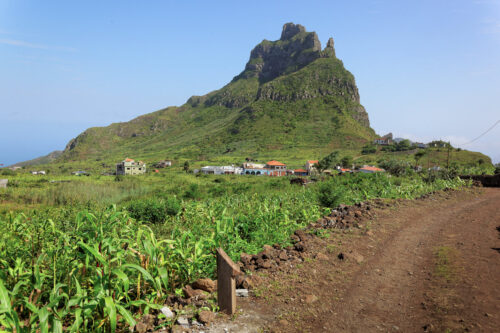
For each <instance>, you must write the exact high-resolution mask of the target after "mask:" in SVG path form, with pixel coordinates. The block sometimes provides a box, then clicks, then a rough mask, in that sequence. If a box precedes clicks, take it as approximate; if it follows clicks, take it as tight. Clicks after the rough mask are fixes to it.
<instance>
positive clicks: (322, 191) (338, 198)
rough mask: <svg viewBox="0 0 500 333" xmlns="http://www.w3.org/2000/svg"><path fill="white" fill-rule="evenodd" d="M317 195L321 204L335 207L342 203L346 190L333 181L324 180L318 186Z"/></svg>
mask: <svg viewBox="0 0 500 333" xmlns="http://www.w3.org/2000/svg"><path fill="white" fill-rule="evenodd" d="M317 196H318V201H319V204H320V205H321V206H323V207H330V208H334V207H337V206H338V205H340V203H342V201H343V198H344V191H343V189H342V188H341V187H338V186H335V183H333V182H323V183H321V184H319V186H318V193H317Z"/></svg>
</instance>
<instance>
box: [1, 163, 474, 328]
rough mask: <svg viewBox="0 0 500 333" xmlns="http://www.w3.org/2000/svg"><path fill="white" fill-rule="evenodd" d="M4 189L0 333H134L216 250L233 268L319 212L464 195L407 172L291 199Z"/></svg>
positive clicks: (237, 181)
mask: <svg viewBox="0 0 500 333" xmlns="http://www.w3.org/2000/svg"><path fill="white" fill-rule="evenodd" d="M8 178H9V181H10V184H11V186H10V187H8V188H7V189H0V200H1V207H2V212H1V213H0V328H2V327H3V328H4V329H5V330H10V331H14V330H15V331H17V332H22V331H34V330H39V331H41V332H44V331H45V332H46V331H55V332H57V331H60V330H62V329H65V330H73V331H114V330H115V329H117V327H118V328H119V329H123V328H124V327H127V326H133V325H134V323H135V322H136V321H137V320H138V319H139V318H140V317H141V316H142V315H143V314H144V313H148V312H150V311H156V310H155V309H158V307H161V306H162V305H163V304H164V302H165V300H166V297H167V296H168V295H169V294H175V293H180V288H182V287H183V286H184V285H185V284H187V283H190V282H192V281H193V280H195V279H197V278H199V277H212V278H213V277H214V274H215V271H214V270H215V258H214V250H215V248H217V247H222V248H224V249H225V250H226V252H227V253H228V254H229V255H230V256H231V257H232V258H233V259H234V260H237V259H238V258H239V254H240V253H241V252H247V253H256V252H258V251H259V250H260V249H261V248H262V246H263V245H264V244H275V243H278V244H281V245H286V244H288V242H289V236H290V235H291V234H292V233H293V232H294V231H295V230H296V229H298V228H302V227H304V226H306V225H307V224H309V223H310V222H313V221H315V220H317V219H318V218H319V217H321V216H322V215H324V214H326V213H327V212H328V211H329V206H335V205H337V204H339V203H346V204H352V203H355V202H360V201H365V200H369V199H372V198H414V197H417V196H420V195H422V194H424V193H427V192H430V191H435V190H440V189H444V188H460V187H462V186H464V185H465V183H464V182H463V181H460V180H458V179H457V178H451V179H446V177H445V178H444V179H443V178H442V177H439V176H437V177H432V178H429V177H428V175H426V174H423V175H419V174H413V173H411V172H410V174H407V175H405V176H402V177H395V176H390V175H389V174H372V175H370V174H354V175H343V176H335V177H327V178H324V179H323V180H320V181H318V182H316V183H313V184H311V185H309V186H306V187H302V186H296V185H291V184H290V183H289V178H287V177H282V178H270V177H256V176H209V175H194V174H190V173H184V172H182V171H181V170H180V168H176V167H174V168H172V169H165V170H162V172H161V173H158V174H155V173H151V174H147V175H143V176H128V177H118V178H117V177H114V176H90V177H77V176H60V175H50V174H49V175H46V176H33V175H26V174H22V173H21V174H17V175H14V176H8ZM213 309H215V305H214V306H213ZM165 324H166V325H170V324H171V323H169V322H166V323H165Z"/></svg>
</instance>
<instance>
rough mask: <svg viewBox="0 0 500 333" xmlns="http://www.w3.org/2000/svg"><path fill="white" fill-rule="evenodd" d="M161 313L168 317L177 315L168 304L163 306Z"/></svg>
mask: <svg viewBox="0 0 500 333" xmlns="http://www.w3.org/2000/svg"><path fill="white" fill-rule="evenodd" d="M161 313H163V315H164V316H165V318H167V319H172V318H174V317H175V314H174V313H173V312H172V310H170V308H169V307H168V306H164V307H163V308H161Z"/></svg>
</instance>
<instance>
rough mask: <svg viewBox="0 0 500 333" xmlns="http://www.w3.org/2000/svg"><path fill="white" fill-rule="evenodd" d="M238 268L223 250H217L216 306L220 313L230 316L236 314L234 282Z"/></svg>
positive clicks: (238, 271)
mask: <svg viewBox="0 0 500 333" xmlns="http://www.w3.org/2000/svg"><path fill="white" fill-rule="evenodd" d="M239 273H240V268H239V267H238V265H236V264H235V263H234V262H233V261H232V260H231V258H229V256H228V255H227V254H226V252H224V250H223V249H221V248H218V249H217V304H218V305H219V308H220V310H221V311H224V312H226V313H227V314H229V315H232V314H234V313H235V312H236V281H235V279H234V278H235V277H236V275H238V274H239Z"/></svg>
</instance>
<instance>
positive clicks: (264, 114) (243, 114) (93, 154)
mask: <svg viewBox="0 0 500 333" xmlns="http://www.w3.org/2000/svg"><path fill="white" fill-rule="evenodd" d="M374 137H375V132H374V131H373V130H372V129H371V128H370V125H369V120H368V114H367V113H366V111H365V109H364V108H363V106H361V105H360V103H359V93H358V89H357V87H356V83H355V80H354V77H353V75H352V74H351V73H349V72H348V71H347V70H346V69H345V68H344V66H343V63H342V61H340V60H339V59H337V58H336V56H335V50H334V46H333V39H331V38H330V40H329V41H328V44H327V46H326V47H325V48H324V49H321V44H320V42H319V40H318V36H317V35H316V33H315V32H307V31H306V30H305V28H304V27H302V26H301V25H295V24H292V23H287V24H285V25H284V27H283V32H282V36H281V38H280V40H277V41H267V40H264V41H262V42H261V43H260V44H258V45H257V46H256V47H255V48H254V49H253V50H252V52H251V55H250V59H249V61H248V63H247V65H246V66H245V69H244V70H243V71H242V73H240V74H239V75H238V76H236V77H235V78H234V79H233V80H232V81H231V82H230V83H229V84H227V85H226V86H224V87H223V88H222V89H219V90H216V91H213V92H211V93H209V94H207V95H205V96H193V97H191V98H190V99H189V100H188V101H187V102H186V104H184V105H182V106H181V107H169V108H166V109H163V110H160V111H156V112H153V113H150V114H147V115H144V116H141V117H138V118H136V119H133V120H131V121H129V122H125V123H116V124H112V125H110V126H108V127H96V128H90V129H87V130H86V131H85V132H83V133H82V134H80V135H79V136H78V137H76V138H75V139H73V140H71V141H70V142H69V143H68V145H67V147H66V149H65V150H64V153H63V154H62V156H61V158H60V161H65V162H69V161H81V160H87V159H94V160H109V161H112V160H120V159H121V158H123V157H125V156H131V157H136V158H141V159H143V160H146V161H148V160H154V159H158V158H161V157H164V156H169V157H171V158H190V159H192V158H198V159H206V158H212V159H214V158H215V159H217V157H218V156H219V157H220V156H221V155H224V156H225V157H227V156H233V157H242V156H253V157H259V156H268V155H269V156H285V155H286V154H288V153H291V152H293V153H294V154H296V155H303V154H309V153H310V154H311V155H314V156H316V155H317V154H318V153H319V152H323V151H325V152H326V151H328V150H331V149H333V148H339V147H344V148H354V147H359V146H361V145H362V144H363V143H365V142H366V141H369V140H371V139H373V138H374ZM303 157H304V158H306V157H310V156H303Z"/></svg>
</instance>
